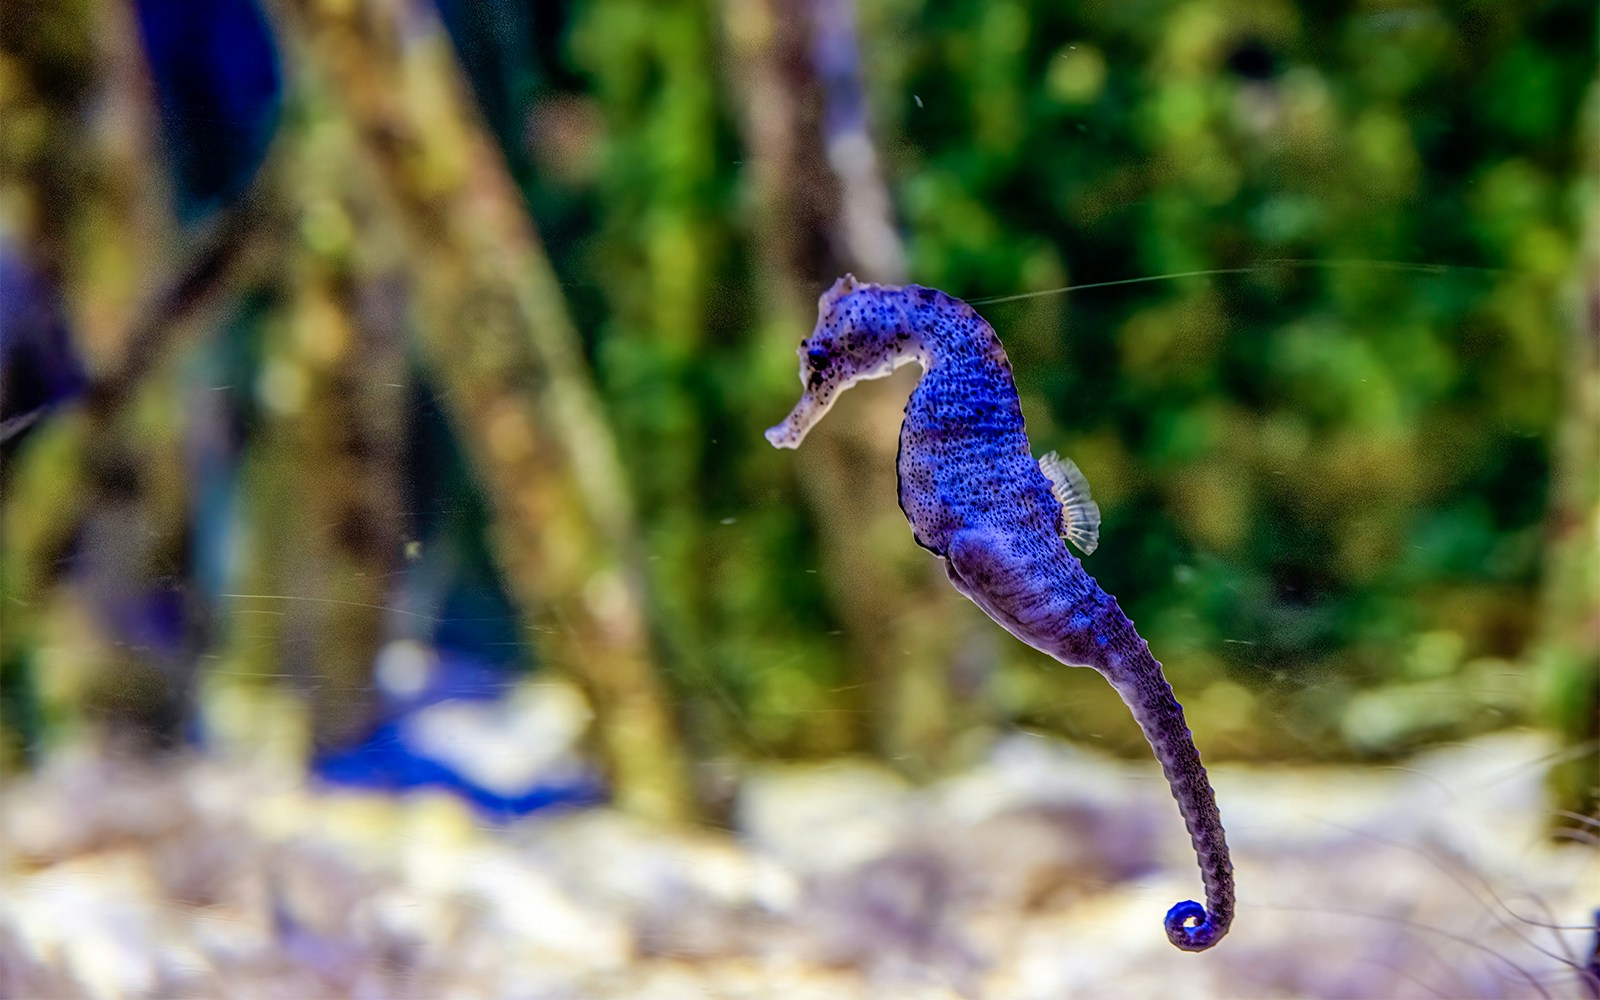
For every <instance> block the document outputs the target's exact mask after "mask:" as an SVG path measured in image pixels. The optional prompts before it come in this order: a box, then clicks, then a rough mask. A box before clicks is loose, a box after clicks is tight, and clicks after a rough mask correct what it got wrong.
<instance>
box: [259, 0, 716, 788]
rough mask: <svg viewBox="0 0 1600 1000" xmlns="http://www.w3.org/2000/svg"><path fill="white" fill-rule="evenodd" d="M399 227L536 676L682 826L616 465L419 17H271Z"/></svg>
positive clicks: (490, 150) (553, 290) (550, 290)
mask: <svg viewBox="0 0 1600 1000" xmlns="http://www.w3.org/2000/svg"><path fill="white" fill-rule="evenodd" d="M285 8H286V13H287V15H288V16H286V17H285V18H284V19H283V21H284V24H283V25H282V28H283V30H284V32H285V34H286V35H287V36H289V37H291V38H292V39H293V40H294V44H292V45H291V49H292V51H293V52H294V55H295V56H296V57H297V58H299V59H301V60H303V63H304V64H303V67H302V68H303V69H305V70H306V71H307V72H312V73H318V74H326V75H327V77H328V80H329V81H330V83H331V84H332V88H333V90H334V91H335V92H336V93H337V94H338V96H339V98H340V101H341V104H342V105H343V107H344V109H345V111H346V113H347V114H348V116H349V119H350V121H351V123H352V124H353V126H354V128H355V130H356V134H357V135H358V136H359V139H360V143H361V146H362V147H363V150H364V152H365V154H366V158H367V161H368V163H369V164H370V165H371V167H372V168H373V172H374V174H375V176H376V178H377V179H378V180H379V182H380V183H381V187H382V195H383V198H384V200H385V203H386V209H387V210H388V211H390V212H392V213H393V215H394V217H395V218H396V219H397V220H398V223H399V226H398V228H399V230H400V232H401V234H402V238H403V240H404V243H405V256H406V264H407V273H408V276H409V277H410V279H411V282H412V289H411V291H412V302H413V305H414V310H415V312H414V318H415V320H416V323H417V326H418V328H419V329H420V332H421V333H422V336H423V339H424V342H425V346H426V350H427V354H428V360H429V362H430V364H431V365H432V366H433V367H434V369H435V370H437V371H438V372H439V373H440V376H441V380H442V382H443V384H444V386H445V389H446V392H445V395H446V398H447V402H448V404H449V406H450V409H451V412H452V414H453V417H454V420H455V422H456V424H457V426H458V429H459V430H460V431H461V433H462V434H463V436H464V437H465V438H466V440H467V443H468V447H469V450H470V452H471V454H472V457H473V459H474V462H475V464H476V466H477V468H478V469H479V470H480V473H481V474H482V476H483V479H484V484H485V487H486V492H487V493H488V495H489V498H490V501H491V503H492V505H493V507H494V511H495V516H496V525H495V534H496V536H497V537H496V539H495V541H496V545H495V549H496V552H497V554H498V556H499V558H500V559H501V561H502V568H503V570H504V571H505V574H506V578H507V580H508V581H509V582H510V584H511V586H512V588H513V590H514V591H515V593H516V595H517V597H518V599H519V601H520V602H521V604H522V606H523V607H524V608H525V609H526V610H527V612H528V615H529V618H530V620H532V621H535V622H539V623H540V625H539V632H538V646H539V648H540V650H541V652H542V653H544V654H545V657H546V659H547V662H549V663H550V664H551V666H553V667H555V668H558V669H561V670H565V671H567V672H569V673H570V674H571V675H572V676H573V677H574V678H575V679H576V680H577V681H578V682H579V683H581V684H582V685H583V686H584V688H585V689H586V691H587V693H588V695H589V697H590V698H591V699H592V700H593V702H594V708H595V713H596V719H597V726H598V729H599V740H600V744H601V749H602V752H603V754H604V757H605V760H606V763H607V765H608V767H609V768H610V770H611V775H612V781H613V786H614V789H615V791H616V795H617V798H618V800H619V802H620V803H621V804H622V805H623V806H624V807H626V808H630V809H632V810H634V811H636V812H639V813H641V814H646V815H651V816H656V817H661V818H668V819H676V818H683V817H685V816H687V815H688V814H689V813H690V812H691V799H690V795H689V783H688V768H687V763H686V761H685V759H684V755H683V752H682V748H681V744H680V741H679V739H678V735H677V732H676V726H675V724H674V719H673V715H672V712H671V710H670V706H669V703H668V700H667V699H666V697H665V695H664V692H663V689H662V684H661V678H660V677H659V675H658V672H657V668H656V661H655V658H654V656H653V653H652V650H651V644H650V641H649V637H648V633H647V630H646V626H645V622H646V616H645V614H644V600H645V598H644V595H643V593H642V585H641V583H640V576H639V574H638V573H637V571H636V567H635V563H634V559H635V555H634V549H635V541H634V530H633V518H632V513H631V509H630V502H629V494H628V489H627V484H626V480H625V477H624V476H623V473H622V467H621V464H620V461H619V459H618V456H617V454H616V450H615V445H614V442H613V439H612V435H611V432H610V428H609V426H608V425H607V423H606V421H605V419H604V417H603V415H602V412H601V409H600V406H599V401H598V398H597V396H596V394H595V391H594V388H593V384H592V382H591V379H590V376H589V373H588V372H587V370H586V368H585V365H584V362H583V359H582V357H581V354H580V352H579V348H578V339H577V336H576V333H575V331H574V329H573V327H572V324H571V321H570V319H569V317H568V316H567V313H566V310H565V305H564V302H563V299H562V296H561V292H560V288H559V286H558V285H557V282H556V280H555V277H554V274H553V272H552V271H551V269H550V265H549V261H548V260H547V259H546V257H545V255H544V253H543V250H542V249H541V247H540V246H539V243H538V239H537V237H536V235H535V234H534V232H533V228H532V224H531V222H530V221H529V219H528V215H527V211H526V208H525V206H524V205H523V204H522V201H521V199H520V197H519V196H518V194H517V192H516V190H515V188H514V187H513V185H512V182H511V178H510V176H509V174H508V172H507V170H506V167H505V165H504V163H503V162H502V158H501V156H500V154H499V152H498V151H497V150H496V149H495V148H494V146H493V144H492V142H491V141H490V139H489V137H488V135H487V133H486V131H485V130H484V129H483V128H482V126H481V124H479V122H478V119H477V116H476V114H475V113H474V111H473V109H472V107H471V105H470V102H469V101H468V99H467V97H466V94H465V92H464V85H463V82H462V81H461V80H460V78H459V75H458V73H457V70H456V68H455V66H454V62H453V58H452V53H451V50H450V48H449V42H448V39H447V38H446V36H445V34H444V32H443V30H442V28H441V27H440V26H439V24H438V22H437V21H436V20H433V19H431V18H429V16H428V14H427V12H425V11H423V10H421V9H418V8H414V7H404V8H402V7H396V6H393V5H389V4H384V3H379V2H356V3H352V4H343V5H337V6H334V5H326V4H318V3H289V4H286V5H285Z"/></svg>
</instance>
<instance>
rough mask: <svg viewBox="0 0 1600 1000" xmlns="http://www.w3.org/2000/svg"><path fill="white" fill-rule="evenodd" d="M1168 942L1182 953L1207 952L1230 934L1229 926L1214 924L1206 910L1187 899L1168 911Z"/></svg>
mask: <svg viewBox="0 0 1600 1000" xmlns="http://www.w3.org/2000/svg"><path fill="white" fill-rule="evenodd" d="M1166 924H1167V940H1169V941H1171V942H1172V943H1173V945H1175V946H1176V947H1177V948H1178V949H1180V950H1181V951H1205V950H1206V949H1207V948H1209V947H1211V946H1212V945H1214V944H1216V943H1217V942H1218V941H1221V940H1222V937H1223V935H1225V934H1227V933H1228V928H1227V925H1225V924H1224V925H1222V926H1218V925H1217V924H1216V923H1214V922H1212V919H1211V914H1209V913H1207V912H1206V908H1205V907H1204V906H1201V905H1200V904H1199V903H1196V902H1195V901H1194V900H1192V899H1186V900H1184V901H1183V902H1181V903H1179V904H1178V905H1176V906H1174V907H1173V908H1172V909H1170V910H1168V911H1167V920H1166Z"/></svg>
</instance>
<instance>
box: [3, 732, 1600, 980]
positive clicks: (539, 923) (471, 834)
mask: <svg viewBox="0 0 1600 1000" xmlns="http://www.w3.org/2000/svg"><path fill="white" fill-rule="evenodd" d="M1551 753H1552V748H1551V747H1550V746H1549V745H1548V744H1547V743H1546V742H1545V741H1544V740H1543V738H1542V737H1540V736H1538V735H1536V734H1531V733H1504V734H1500V735H1498V736H1495V737H1492V738H1488V739H1482V740H1478V741H1475V742H1472V743H1469V744H1464V745H1456V746H1450V747H1447V748H1442V749H1439V750H1436V751H1433V752H1431V753H1428V754H1426V755H1423V756H1421V757H1419V758H1417V759H1415V760H1413V761H1410V762H1408V763H1407V764H1406V766H1395V767H1382V768H1378V767H1373V768H1362V769H1358V768H1288V767H1284V768H1263V767H1251V768H1243V767H1220V768H1216V769H1214V772H1213V778H1214V782H1215V785H1216V787H1217V794H1218V798H1219V800H1220V802H1221V805H1222V812H1223V816H1224V819H1225V820H1226V821H1227V823H1228V828H1229V836H1230V840H1231V843H1232V845H1233V852H1234V864H1235V866H1236V869H1237V874H1238V882H1239V914H1238V917H1237V919H1236V921H1235V923H1234V926H1233V931H1232V933H1231V934H1230V935H1229V936H1228V938H1227V939H1225V940H1224V941H1223V942H1222V943H1221V944H1220V945H1218V946H1217V947H1216V948H1215V949H1213V950H1212V951H1210V952H1207V953H1205V954H1201V955H1188V954H1182V953H1179V952H1177V951H1176V950H1174V949H1173V948H1172V947H1171V946H1170V945H1169V944H1168V943H1167V941H1166V939H1165V936H1164V935H1163V933H1162V930H1161V918H1162V915H1163V914H1164V913H1165V911H1166V909H1167V907H1168V906H1170V905H1171V904H1172V903H1174V902H1176V901H1178V900H1181V899H1187V898H1191V897H1193V896H1195V895H1197V894H1198V892H1199V876H1198V874H1197V872H1196V870H1195V867H1194V861H1193V858H1192V856H1191V855H1190V854H1189V853H1188V844H1187V840H1186V838H1185V836H1184V834H1183V832H1182V826H1181V823H1180V820H1179V818H1178V815H1177V810H1176V808H1175V807H1174V805H1173V803H1172V801H1171V799H1170V797H1169V795H1168V793H1167V791H1166V787H1165V785H1164V784H1162V783H1161V781H1160V778H1159V774H1158V772H1157V770H1156V767H1155V765H1154V764H1153V763H1140V762H1122V761H1115V760H1111V759H1108V758H1104V757H1101V756H1097V755H1095V754H1092V753H1090V752H1087V751H1084V750H1081V749H1077V748H1074V747H1070V746H1066V745H1062V744H1058V743H1054V742H1050V741H1046V740H1042V739H1038V738H1032V737H1025V736H1016V737H1011V738H1008V739H1006V740H1004V741H1002V742H1000V743H998V744H997V745H996V746H995V747H994V748H993V750H992V752H991V753H990V755H989V756H988V758H987V760H986V761H985V763H984V764H983V765H982V766H980V767H977V768H975V769H973V770H971V771H968V772H966V773H963V774H961V775H958V776H955V777H952V778H949V779H946V780H943V781H941V782H938V783H936V784H934V785H932V786H929V787H924V788H913V787H910V786H908V785H906V784H905V783H903V782H902V781H900V780H899V779H897V778H896V777H894V776H893V775H892V774H890V773H888V772H886V771H884V770H883V769H881V768H879V767H877V766H874V765H872V764H869V763H857V762H844V763H834V764H830V765H826V766H809V767H803V766H784V767H762V768H757V769H755V770H752V771H751V772H749V773H748V775H747V776H746V777H745V779H744V780H743V782H742V784H741V786H740V791H739V794H738V798H737V805H736V808H735V811H734V820H733V823H732V826H733V829H731V830H709V831H708V830H700V831H691V832H682V831H668V830H662V829H659V828H654V827H651V826H648V825H645V824H642V823H640V822H637V821H635V820H631V819H629V818H628V817H625V816H622V815H619V814H617V813H615V812H613V811H611V810H607V809H593V810H587V811H583V812H577V813H569V814H566V815H560V816H539V817H535V818H533V819H529V820H526V821H523V822H520V823H517V824H513V825H510V826H504V827H494V826H488V825H485V824H483V823H481V822H479V821H477V820H476V819H475V818H474V816H473V815H472V814H471V813H470V812H469V811H468V810H467V809H466V808H464V807H463V806H461V805H460V804H459V803H457V802H456V801H455V800H453V799H450V798H447V797H444V796H442V795H421V796H412V797H408V798H404V799H392V798H385V797H381V796H372V795H354V794H350V793H348V792H340V791H334V790H329V789H324V788H318V787H315V786H311V785H308V784H307V783H306V781H305V779H304V777H303V776H302V775H301V774H299V773H290V772H288V771H286V770H285V769H282V768H278V769H273V768H268V767H265V766H261V765H252V764H249V763H246V762H239V761H225V760H213V759H198V758H197V759H188V760H179V761H174V762H171V763H168V764H164V765H162V766H160V767H153V766H150V765H138V766H135V765H132V764H128V763H126V762H118V761H115V760H108V759H105V758H102V757H96V756H93V755H72V756H61V757H58V758H57V759H55V760H53V761H51V762H50V763H49V764H48V766H46V767H45V768H44V769H43V770H42V771H40V772H39V773H37V774H36V775H34V776H31V777H29V778H27V779H22V780H14V781H12V782H11V784H10V786H9V787H7V788H6V789H5V791H4V792H3V793H0V879H3V892H0V996H5V997H16V998H55V997H80V996H87V997H251V998H258V997H259V998H273V997H281V998H290V1000H308V998H317V997H374V998H376V997H418V998H450V997H493V998H518V997H527V998H536V997H537V998H604V997H628V998H634V997H642V998H652V1000H654V998H661V1000H669V998H677V997H683V998H702V997H727V998H734V997H739V998H745V997H748V998H767V997H778V998H788V997H794V998H813V997H814V998H851V997H896V998H899V997H905V998H934V997H984V998H1061V997H1099V996H1104V997H1169V996H1183V997H1185V998H1186V1000H1187V998H1199V997H1296V996H1311V997H1374V998H1376V997H1413V996H1415V997H1501V996H1530V997H1535V996H1557V997H1561V996H1570V997H1582V996H1587V995H1589V994H1588V993H1587V992H1586V990H1587V987H1586V985H1585V984H1584V982H1583V981H1582V980H1581V979H1580V977H1579V973H1578V972H1577V971H1576V968H1577V966H1579V965H1581V964H1582V963H1583V962H1585V961H1587V957H1586V956H1587V955H1588V954H1589V953H1590V952H1591V951H1592V949H1593V948H1594V946H1595V942H1594V935H1595V931H1594V923H1593V921H1594V919H1595V918H1594V911H1595V908H1596V906H1597V905H1600V855H1597V851H1596V849H1595V846H1594V843H1593V841H1592V840H1591V841H1590V842H1589V843H1582V842H1580V841H1579V840H1574V839H1569V840H1567V841H1566V842H1562V841H1560V840H1552V838H1550V837H1549V835H1548V831H1549V824H1550V820H1551V814H1550V809H1549V806H1548V805H1547V804H1546V802H1545V800H1544V798H1543V794H1542V789H1541V786H1540V777H1541V762H1542V761H1544V760H1546V759H1547V758H1548V757H1549V756H1550V755H1551ZM1571 825H1572V826H1574V827H1575V828H1580V827H1581V826H1582V824H1581V823H1580V822H1579V821H1577V820H1573V821H1572V824H1571ZM1591 829H1592V828H1591ZM1562 928H1565V929H1562Z"/></svg>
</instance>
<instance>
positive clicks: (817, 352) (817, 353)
mask: <svg viewBox="0 0 1600 1000" xmlns="http://www.w3.org/2000/svg"><path fill="white" fill-rule="evenodd" d="M806 359H807V360H808V361H810V362H811V367H813V368H817V369H823V368H827V367H828V362H829V361H830V360H831V359H830V358H829V357H828V352H827V351H825V350H823V349H822V348H820V347H813V348H812V349H811V350H810V351H809V352H808V353H807V354H806Z"/></svg>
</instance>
